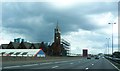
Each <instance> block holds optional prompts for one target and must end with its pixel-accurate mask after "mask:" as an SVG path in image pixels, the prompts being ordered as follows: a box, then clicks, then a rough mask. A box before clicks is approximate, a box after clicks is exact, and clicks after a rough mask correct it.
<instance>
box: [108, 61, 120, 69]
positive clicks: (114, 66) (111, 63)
mask: <svg viewBox="0 0 120 71" xmlns="http://www.w3.org/2000/svg"><path fill="white" fill-rule="evenodd" d="M106 60H107V59H106ZM107 61H108V62H109V63H110V64H112V65H113V67H115V68H116V69H117V70H118V71H120V69H118V68H117V66H115V65H114V64H113V63H111V62H110V61H109V60H107Z"/></svg>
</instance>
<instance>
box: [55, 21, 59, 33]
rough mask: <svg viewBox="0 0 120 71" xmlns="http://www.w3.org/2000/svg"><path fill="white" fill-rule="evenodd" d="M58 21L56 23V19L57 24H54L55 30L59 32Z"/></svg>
mask: <svg viewBox="0 0 120 71" xmlns="http://www.w3.org/2000/svg"><path fill="white" fill-rule="evenodd" d="M58 24H59V23H58V20H57V25H56V28H55V29H56V30H57V32H59V33H60V28H59V25H58Z"/></svg>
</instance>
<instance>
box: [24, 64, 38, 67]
mask: <svg viewBox="0 0 120 71" xmlns="http://www.w3.org/2000/svg"><path fill="white" fill-rule="evenodd" d="M36 65H38V64H29V65H22V66H23V67H26V66H36Z"/></svg>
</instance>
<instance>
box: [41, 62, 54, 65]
mask: <svg viewBox="0 0 120 71" xmlns="http://www.w3.org/2000/svg"><path fill="white" fill-rule="evenodd" d="M51 63H52V62H49V63H41V64H40V65H46V64H51Z"/></svg>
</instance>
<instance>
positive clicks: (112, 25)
mask: <svg viewBox="0 0 120 71" xmlns="http://www.w3.org/2000/svg"><path fill="white" fill-rule="evenodd" d="M108 24H112V54H113V24H116V23H108Z"/></svg>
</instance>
